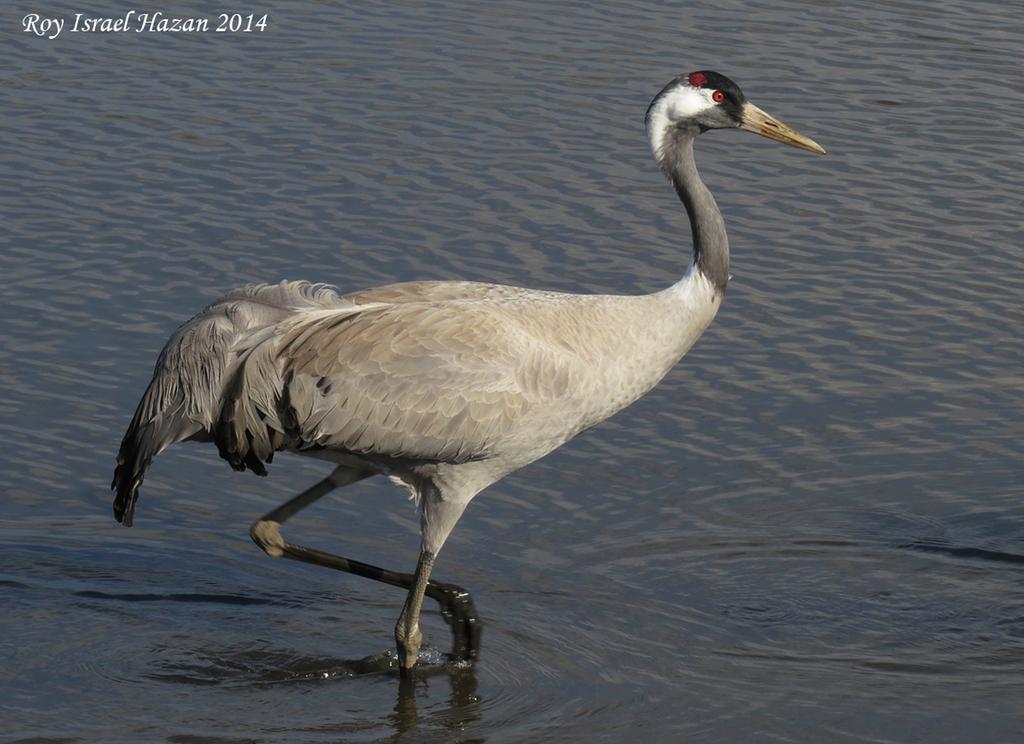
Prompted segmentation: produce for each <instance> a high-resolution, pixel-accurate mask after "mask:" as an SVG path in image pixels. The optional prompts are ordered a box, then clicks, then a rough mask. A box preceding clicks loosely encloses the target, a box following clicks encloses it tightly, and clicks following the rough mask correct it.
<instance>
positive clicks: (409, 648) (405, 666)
mask: <svg viewBox="0 0 1024 744" xmlns="http://www.w3.org/2000/svg"><path fill="white" fill-rule="evenodd" d="M433 567H434V554H433V553H431V552H430V551H428V550H421V551H420V559H419V561H417V562H416V573H415V574H414V575H413V578H412V586H411V587H409V595H408V596H407V597H406V598H405V605H404V606H403V607H402V614H401V615H399V616H398V623H397V624H396V625H395V643H396V644H397V646H398V664H399V668H400V670H401V672H402V674H403V675H406V674H408V673H409V671H410V670H411V669H412V668H413V667H414V666H416V657H417V655H418V654H419V652H420V644H421V643H422V642H423V633H421V632H420V609H421V608H422V607H423V595H424V593H425V592H426V591H427V581H428V580H429V579H430V569H432V568H433Z"/></svg>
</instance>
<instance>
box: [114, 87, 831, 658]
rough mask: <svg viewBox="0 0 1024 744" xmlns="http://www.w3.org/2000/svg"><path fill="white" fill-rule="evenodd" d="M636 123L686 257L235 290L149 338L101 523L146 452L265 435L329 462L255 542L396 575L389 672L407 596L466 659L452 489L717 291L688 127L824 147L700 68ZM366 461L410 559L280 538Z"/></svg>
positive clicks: (409, 622)
mask: <svg viewBox="0 0 1024 744" xmlns="http://www.w3.org/2000/svg"><path fill="white" fill-rule="evenodd" d="M645 122H646V127H647V135H648V137H649V139H650V144H651V149H652V150H653V152H654V156H655V158H656V160H657V161H658V164H659V166H660V167H661V170H662V171H663V173H664V174H665V175H666V176H667V177H668V179H669V180H670V181H671V183H672V185H673V186H674V187H675V190H676V193H677V194H678V195H679V198H680V199H681V200H682V202H683V205H684V206H685V208H686V212H687V215H688V216H689V219H690V225H691V228H692V232H693V260H692V261H691V262H690V263H689V265H688V267H687V269H686V271H685V273H684V274H683V276H682V278H681V279H679V281H677V282H676V283H674V284H673V285H671V286H670V287H668V288H667V289H665V290H662V291H660V292H655V293H653V294H648V295H639V296H620V295H592V294H566V293H560V292H547V291H539V290H532V289H523V288H519V287H510V286H503V285H496V284H485V283H477V282H436V281H434V282H410V283H402V284H392V285H388V286H384V287H378V288H375V289H367V290H363V291H359V292H353V293H351V294H346V295H339V294H338V293H337V292H336V291H335V290H334V289H333V288H331V287H328V286H325V285H320V284H310V283H307V282H282V283H280V284H276V285H254V286H248V287H243V288H241V289H238V290H235V291H233V292H231V293H229V294H227V295H225V296H224V297H222V298H220V299H218V300H216V301H215V302H213V303H211V304H210V305H209V306H207V307H206V308H205V309H204V310H202V311H201V312H200V313H199V314H198V315H196V316H195V317H194V318H192V319H191V320H189V321H188V322H187V323H185V324H184V325H182V326H181V327H180V328H179V329H178V330H177V331H176V332H175V333H174V334H173V335H172V336H171V338H170V340H169V341H168V342H167V345H166V346H165V347H164V349H163V351H162V352H161V353H160V356H159V358H158V359H157V362H156V368H155V371H154V375H153V379H152V381H151V382H150V383H149V387H148V388H147V389H146V392H145V394H144V395H143V397H142V400H141V402H140V403H139V406H138V409H137V410H136V412H135V416H134V418H133V419H132V421H131V424H130V426H129V427H128V431H127V432H126V434H125V435H124V440H123V441H122V443H121V448H120V452H119V453H118V457H117V467H116V469H115V472H114V481H113V484H112V486H111V487H112V489H113V490H114V491H116V496H115V499H114V515H115V517H116V518H117V520H118V521H120V522H122V523H123V524H125V525H126V526H129V525H131V523H132V517H133V513H134V510H135V504H136V500H137V499H138V494H139V487H140V485H141V484H142V480H143V478H144V476H145V473H146V470H147V468H148V467H149V465H150V462H151V461H152V459H153V457H154V456H156V455H157V454H159V453H160V452H161V451H163V450H164V449H166V448H167V447H168V446H170V445H171V444H174V443H175V442H180V441H185V440H194V441H212V442H214V443H215V444H216V445H217V448H218V450H219V451H220V455H221V457H223V458H224V459H225V460H227V461H228V462H229V463H230V464H231V466H232V467H233V468H235V469H236V470H246V469H249V470H252V471H253V472H255V473H257V474H259V475H265V474H266V467H265V463H269V462H270V461H271V459H272V457H273V455H274V453H275V452H277V451H279V450H287V451H290V452H295V453H297V454H301V455H306V456H309V457H316V458H320V459H323V460H327V461H329V462H331V463H333V464H334V465H335V469H334V470H333V472H332V473H331V474H330V475H329V476H328V477H327V478H325V479H324V480H322V481H321V482H319V483H317V484H316V485H314V486H313V487H312V488H310V489H308V490H307V491H305V492H303V493H301V494H299V495H298V496H296V497H294V498H293V499H291V500H290V501H288V502H287V503H285V504H284V505H282V506H280V507H278V508H277V509H275V510H273V511H271V512H269V513H268V514H266V515H264V516H263V517H262V518H260V519H259V520H257V521H256V522H255V523H254V524H253V526H252V528H251V530H250V534H251V536H252V538H253V540H254V541H255V542H256V543H257V545H259V546H260V547H261V548H262V549H263V550H264V551H265V552H266V553H267V554H269V555H271V556H275V557H281V556H284V557H288V558H293V559H295V560H300V561H306V562H309V563H314V564H318V565H322V566H327V567H330V568H335V569H339V570H342V571H347V572H350V573H355V574H358V575H361V576H365V577H368V578H373V579H376V580H378V581H383V582H386V583H389V584H393V585H396V586H400V587H403V588H405V589H407V590H408V594H407V598H406V601H405V605H404V606H403V608H402V612H401V614H400V616H399V618H398V623H397V625H396V627H395V640H396V643H397V650H398V659H399V664H400V669H401V670H402V672H403V674H405V673H407V672H408V671H409V670H411V669H412V668H413V667H414V666H415V664H416V661H417V656H418V652H419V648H420V645H421V642H422V634H421V632H420V629H419V616H420V608H421V606H422V603H423V598H424V596H429V597H432V598H434V599H436V600H437V601H438V602H439V603H440V606H441V610H442V615H443V617H444V618H445V620H446V621H447V622H448V623H449V625H451V627H452V632H453V637H454V648H453V652H452V655H453V656H454V657H456V658H474V657H475V656H476V653H477V648H478V645H479V633H480V625H479V623H478V621H477V617H476V613H475V610H474V609H473V606H472V600H471V598H470V596H469V594H468V593H467V592H465V591H464V590H462V589H460V588H459V587H457V586H454V585H452V584H444V583H440V582H435V581H432V580H430V573H431V568H432V566H433V564H434V560H435V557H436V556H437V554H438V551H439V550H440V549H441V547H442V546H443V545H444V542H445V540H446V539H447V538H448V535H449V534H450V532H451V530H452V528H453V527H454V526H455V523H456V522H457V521H458V519H459V517H460V516H461V515H462V513H463V510H464V509H465V508H466V506H467V504H469V502H470V501H471V500H472V499H473V497H474V496H476V495H477V494H478V493H479V492H480V491H482V490H483V489H484V488H486V487H487V486H489V485H491V484H492V483H494V482H496V481H498V480H499V479H501V478H503V477H504V476H506V475H508V474H509V473H511V472H512V471H514V470H517V469H518V468H521V467H523V466H524V465H527V464H529V463H531V462H533V461H534V460H537V459H538V458H540V457H543V456H544V455H546V454H548V453H549V452H551V451H552V450H554V449H555V448H557V447H559V446H560V445H562V444H564V443H565V442H566V441H568V440H569V439H572V438H573V437H574V436H576V435H577V434H579V433H580V432H581V431H583V430H584V429H588V428H590V427H592V426H594V425H595V424H597V423H598V422H600V421H603V420H604V419H606V418H608V417H609V416H611V415H612V414H613V413H615V412H616V411H619V410H621V409H622V408H624V407H626V406H628V405H629V404H630V403H632V402H633V401H635V400H636V399H637V398H639V397H640V396H642V395H644V394H645V393H646V392H647V391H649V390H650V389H651V388H653V387H654V386H655V385H656V384H657V383H658V381H659V380H661V378H662V377H663V376H664V375H665V373H666V372H668V370H669V369H671V368H672V367H673V365H675V364H676V362H678V361H679V360H680V358H682V356H683V354H685V353H686V352H687V350H689V348H690V347H691V346H693V344H694V343H695V342H696V341H697V339H698V338H699V337H700V335H701V333H703V332H704V329H705V328H707V326H708V324H710V323H711V320H712V319H713V318H714V317H715V314H716V313H717V312H718V308H719V306H720V305H721V302H722V298H723V296H724V294H725V289H726V284H727V283H728V281H729V243H728V239H727V238H726V233H725V224H724V222H723V221H722V215H721V213H720V212H719V210H718V207H717V205H716V204H715V200H714V198H713V197H712V196H711V192H710V191H708V189H707V187H706V186H705V185H704V183H703V182H702V181H701V179H700V176H699V174H698V173H697V168H696V165H695V163H694V159H693V143H694V139H695V138H696V137H697V135H698V134H701V133H702V132H705V131H707V130H709V129H729V128H740V129H746V130H748V131H752V132H756V133H758V134H761V135H764V136H766V137H769V138H771V139H774V140H778V141H780V142H784V143H787V144H790V145H793V146H796V147H799V148H802V149H804V150H809V151H811V152H816V153H821V154H824V152H825V151H824V150H823V149H822V148H821V147H820V146H819V145H817V144H816V143H814V142H813V141H812V140H810V139H808V138H807V137H805V136H803V135H802V134H799V133H798V132H796V131H795V130H793V129H791V128H790V127H788V126H787V125H785V124H783V123H782V122H780V121H778V120H777V119H774V118H772V117H771V116H769V115H768V114H766V113H765V112H763V111H762V110H761V109H759V108H757V107H756V106H754V105H753V104H752V103H750V102H749V101H747V100H746V97H745V96H744V95H743V93H742V92H741V91H740V89H739V88H738V87H737V86H736V84H735V83H733V82H732V81H731V80H729V79H728V78H727V77H725V76H724V75H721V74H718V73H716V72H712V71H699V72H692V73H690V74H688V75H681V76H679V77H677V78H676V79H674V80H672V82H670V83H669V84H668V85H667V86H665V88H664V89H663V90H662V91H661V92H660V93H659V94H658V95H657V96H656V97H655V98H654V100H653V101H652V102H651V104H650V106H649V107H648V109H647V115H646V118H645ZM372 475H386V476H388V477H390V478H391V479H392V480H393V481H395V482H396V483H398V484H400V485H402V486H404V487H405V488H407V489H408V490H409V491H410V492H411V494H412V496H413V497H414V498H415V500H416V502H417V503H418V505H419V509H420V517H421V537H422V541H421V547H420V555H419V560H418V562H417V564H416V569H415V571H414V573H412V574H405V573H398V572H395V571H388V570H385V569H381V568H377V567H375V566H370V565H368V564H365V563H360V562H359V561H354V560H351V559H347V558H342V557H340V556H336V555H332V554H330V553H325V552H323V551H320V550H315V549H313V548H307V547H303V546H301V545H296V544H293V543H290V542H288V541H286V540H285V539H284V538H283V537H282V536H281V532H280V526H281V524H282V523H283V522H285V521H286V520H287V519H288V518H289V517H291V516H293V515H294V514H295V513H296V512H298V511H299V510H301V509H303V508H305V507H307V506H309V505H310V504H312V503H313V502H314V501H316V500H317V499H319V498H320V497H321V496H323V495H324V494H326V493H328V492H329V491H331V490H332V489H334V488H339V487H342V486H347V485H350V484H352V483H355V482H356V481H359V480H362V479H364V478H367V477H369V476H372Z"/></svg>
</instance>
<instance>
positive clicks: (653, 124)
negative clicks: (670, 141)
mask: <svg viewBox="0 0 1024 744" xmlns="http://www.w3.org/2000/svg"><path fill="white" fill-rule="evenodd" d="M712 93H714V91H712V90H710V89H708V88H694V87H692V86H689V85H680V86H678V87H676V88H674V89H672V90H671V91H669V92H668V93H666V94H665V95H664V96H662V98H661V100H660V101H658V104H657V105H656V106H655V107H654V109H653V110H652V111H651V116H650V119H649V120H648V122H647V136H648V138H649V139H650V141H651V150H652V151H653V152H654V157H655V158H657V159H658V160H660V159H661V150H662V147H663V146H664V144H665V128H666V127H668V126H671V125H672V124H674V123H676V122H677V121H679V120H680V119H688V118H689V117H691V116H696V115H697V114H699V113H701V112H702V111H707V110H708V109H710V108H713V107H714V106H716V105H717V104H716V103H715V101H714V99H713V98H712V97H711V94H712Z"/></svg>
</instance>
